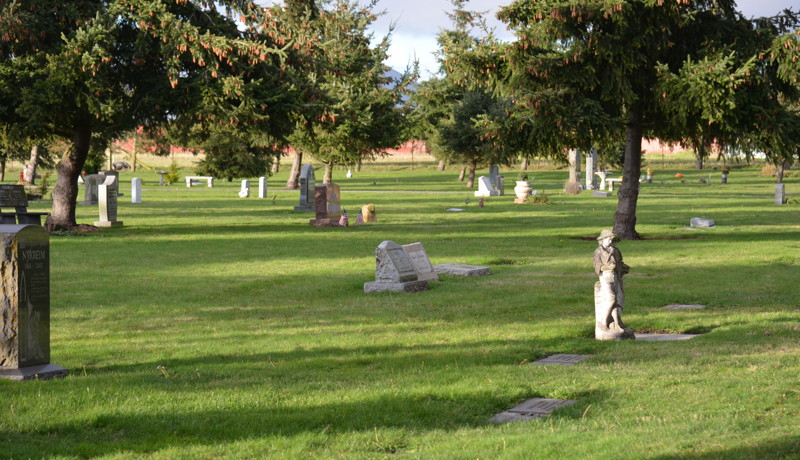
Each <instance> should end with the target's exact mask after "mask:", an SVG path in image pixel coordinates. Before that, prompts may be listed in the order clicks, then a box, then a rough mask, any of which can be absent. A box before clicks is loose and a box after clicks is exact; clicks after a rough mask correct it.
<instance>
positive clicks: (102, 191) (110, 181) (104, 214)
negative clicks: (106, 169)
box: [94, 176, 122, 227]
mask: <svg viewBox="0 0 800 460" xmlns="http://www.w3.org/2000/svg"><path fill="white" fill-rule="evenodd" d="M116 181H117V178H116V177H114V176H108V177H106V180H105V182H103V183H102V184H101V185H98V186H97V195H98V197H99V204H100V220H99V221H97V222H95V223H94V225H95V227H118V226H120V225H122V221H119V220H117V193H116V190H117V187H116V186H115V185H114V184H115V182H116Z"/></svg>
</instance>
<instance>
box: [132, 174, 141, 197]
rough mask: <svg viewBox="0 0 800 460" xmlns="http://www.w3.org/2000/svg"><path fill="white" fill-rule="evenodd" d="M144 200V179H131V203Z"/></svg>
mask: <svg viewBox="0 0 800 460" xmlns="http://www.w3.org/2000/svg"><path fill="white" fill-rule="evenodd" d="M141 202H142V180H141V179H139V178H138V177H134V178H133V179H131V203H136V204H138V203H141Z"/></svg>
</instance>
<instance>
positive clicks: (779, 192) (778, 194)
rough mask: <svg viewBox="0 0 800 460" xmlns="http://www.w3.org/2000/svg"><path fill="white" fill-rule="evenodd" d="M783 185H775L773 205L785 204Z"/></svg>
mask: <svg viewBox="0 0 800 460" xmlns="http://www.w3.org/2000/svg"><path fill="white" fill-rule="evenodd" d="M784 187H785V184H775V204H786V195H785V192H784V190H785V189H784Z"/></svg>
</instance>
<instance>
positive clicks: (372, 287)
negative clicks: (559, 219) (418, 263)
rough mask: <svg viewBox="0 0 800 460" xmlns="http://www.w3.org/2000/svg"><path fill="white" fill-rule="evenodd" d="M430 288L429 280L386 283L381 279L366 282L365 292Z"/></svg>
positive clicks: (407, 290)
mask: <svg viewBox="0 0 800 460" xmlns="http://www.w3.org/2000/svg"><path fill="white" fill-rule="evenodd" d="M427 290H428V282H427V281H406V282H399V283H386V282H380V281H370V282H368V283H364V292H383V291H392V292H420V291H427Z"/></svg>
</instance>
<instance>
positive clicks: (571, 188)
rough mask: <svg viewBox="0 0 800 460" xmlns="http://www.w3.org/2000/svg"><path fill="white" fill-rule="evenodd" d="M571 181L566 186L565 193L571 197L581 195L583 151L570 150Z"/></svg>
mask: <svg viewBox="0 0 800 460" xmlns="http://www.w3.org/2000/svg"><path fill="white" fill-rule="evenodd" d="M568 159H569V180H568V181H567V183H566V185H564V191H565V192H566V193H568V194H570V195H577V194H579V193H581V151H580V150H578V149H570V150H569V156H568Z"/></svg>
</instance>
